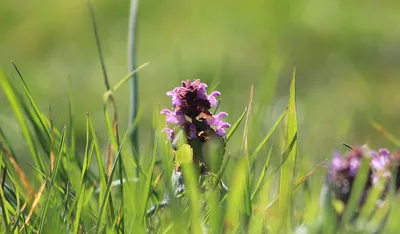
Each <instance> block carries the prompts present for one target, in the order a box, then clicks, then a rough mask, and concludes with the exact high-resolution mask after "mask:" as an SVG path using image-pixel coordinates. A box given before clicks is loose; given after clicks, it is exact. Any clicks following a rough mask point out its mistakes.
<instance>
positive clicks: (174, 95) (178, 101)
mask: <svg viewBox="0 0 400 234" xmlns="http://www.w3.org/2000/svg"><path fill="white" fill-rule="evenodd" d="M178 91H179V88H175V89H174V90H172V91H168V92H167V96H169V97H171V99H172V105H173V106H174V107H176V106H181V105H182V100H181V99H180V98H179V96H178Z"/></svg>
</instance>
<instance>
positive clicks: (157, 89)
mask: <svg viewBox="0 0 400 234" xmlns="http://www.w3.org/2000/svg"><path fill="white" fill-rule="evenodd" d="M92 4H93V7H94V9H95V13H96V19H97V24H98V27H99V32H100V39H101V43H102V48H103V51H104V56H105V61H106V65H107V70H108V74H109V76H110V80H111V83H112V84H115V83H116V82H117V81H118V80H120V79H121V78H122V77H123V76H125V75H126V74H127V56H126V49H127V28H128V14H129V5H130V3H129V1H127V0H124V1H110V0H108V1H106V0H96V1H95V0H93V1H92ZM399 9H400V2H399V1H394V0H393V1H374V0H366V1H362V2H361V1H327V0H302V1H288V0H266V1H261V0H257V1H254V0H249V1H236V0H229V1H227V0H222V1H210V0H202V1H181V0H169V1H159V0H142V1H140V6H139V23H138V45H137V46H138V55H137V56H138V65H139V64H142V63H145V62H149V63H150V66H148V67H146V68H145V69H144V70H142V71H141V72H140V74H139V89H140V90H139V98H140V100H139V105H140V106H141V108H142V110H143V118H142V120H141V122H140V125H139V132H140V144H141V146H142V147H147V146H148V142H149V140H150V139H151V135H152V134H153V132H152V131H151V126H152V122H151V119H152V113H153V112H154V110H157V108H158V106H159V103H160V104H161V107H170V101H169V99H168V97H167V96H166V95H165V92H167V91H168V90H171V89H172V88H173V87H175V86H177V85H179V82H180V81H181V80H184V79H196V78H200V79H201V80H202V81H206V82H210V83H212V81H214V80H216V79H217V80H219V81H220V83H219V86H218V87H217V89H218V90H220V91H221V92H222V105H221V110H223V111H226V112H228V113H229V117H228V121H229V122H231V123H233V122H234V121H236V119H237V118H238V117H239V116H240V114H241V113H242V111H243V109H244V107H245V106H246V105H247V102H248V96H249V90H250V86H251V85H254V87H255V100H254V106H253V117H252V121H251V123H250V131H251V132H250V138H251V140H250V142H249V147H250V148H251V149H252V148H254V147H255V146H256V145H257V144H258V142H259V140H260V139H262V137H263V135H264V134H266V133H267V131H268V130H269V129H270V127H271V126H272V124H273V122H274V120H275V119H276V118H277V117H278V115H279V113H280V112H281V111H282V110H283V108H284V107H285V105H286V102H287V99H288V93H289V84H290V78H291V73H292V70H293V67H294V66H296V67H297V98H298V99H297V101H298V112H299V127H300V130H299V138H298V141H299V143H298V144H299V148H300V154H299V157H300V159H307V160H301V161H300V163H302V162H306V163H309V162H314V161H315V162H316V161H317V160H320V159H322V158H327V157H330V155H331V152H332V151H333V150H336V149H342V146H341V145H340V143H341V142H346V143H349V144H351V145H355V144H364V143H368V144H369V146H370V147H372V148H377V147H388V148H390V149H393V145H392V144H391V143H390V142H388V141H387V140H385V139H384V137H382V136H381V135H380V134H379V133H378V132H376V131H375V130H374V129H373V128H372V127H371V126H370V124H369V123H368V120H370V119H371V120H375V121H377V122H379V123H381V124H382V125H383V126H385V127H386V128H387V129H388V130H390V131H391V132H392V133H394V134H396V133H397V132H399V130H400V125H399V124H398V120H399V115H400V99H399V98H397V96H398V88H399V87H400V79H399V75H400V66H399V64H400V44H399V41H400V24H399V23H398V19H399V18H398V17H399V13H400V10H399ZM0 32H1V37H0V64H1V66H2V69H4V70H5V71H6V72H7V73H8V74H9V75H10V76H13V77H14V80H15V81H16V82H18V80H17V79H16V78H17V77H16V73H15V71H14V70H13V69H12V66H11V64H10V63H9V61H10V60H13V61H15V63H16V64H17V65H18V66H19V68H20V69H21V71H22V73H23V75H24V77H25V80H26V82H27V83H28V86H29V87H30V89H31V92H32V94H33V96H34V98H35V99H36V100H37V101H38V103H39V106H40V108H41V110H42V111H43V112H45V113H48V112H49V111H48V109H49V105H51V107H52V112H53V118H54V120H55V122H56V124H57V126H59V127H61V126H62V125H63V124H64V123H68V114H67V113H68V80H70V83H71V88H72V95H73V101H74V114H75V121H76V123H77V128H76V130H77V135H78V139H80V142H81V143H80V144H81V146H80V147H83V144H84V139H85V127H84V126H85V113H86V111H88V112H90V113H91V115H92V117H93V120H94V122H95V126H96V128H97V129H98V131H99V132H100V134H99V137H100V139H101V140H102V141H103V142H104V143H105V142H106V141H107V135H106V134H105V124H104V116H103V112H102V111H103V109H102V94H103V93H104V91H105V88H104V84H103V78H102V73H101V67H100V63H99V58H98V55H97V52H96V46H95V39H94V35H93V30H92V27H91V22H90V18H89V14H88V9H87V5H86V1H84V0H70V1H61V0H56V1H49V0H36V1H0ZM17 84H19V83H17ZM116 99H117V102H118V108H119V116H120V121H121V128H122V129H125V128H126V126H127V125H128V116H129V86H128V85H126V86H125V87H124V88H123V89H121V90H120V91H118V93H117V94H116ZM0 107H1V112H0V126H1V127H2V128H3V129H4V130H5V132H6V133H7V134H8V135H9V137H10V138H11V139H13V142H15V144H14V145H15V147H17V148H18V151H20V152H27V147H26V144H25V143H23V138H22V136H21V134H20V132H19V128H18V123H17V121H16V119H15V118H14V116H13V114H12V112H11V109H10V107H9V104H8V103H7V100H6V99H5V97H4V94H3V93H2V92H0ZM242 128H243V126H242V127H241V129H242ZM239 130H240V129H239ZM102 133H104V134H102ZM399 136H400V134H399ZM241 137H242V134H240V133H239V134H236V136H235V137H234V140H233V141H232V142H230V143H229V152H235V151H236V150H237V149H239V148H240V146H241V143H240V142H241ZM276 137H277V136H276ZM18 142H20V143H18ZM265 150H267V147H266V149H265ZM310 158H311V161H310V160H309V159H310Z"/></svg>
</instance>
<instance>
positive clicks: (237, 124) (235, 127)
mask: <svg viewBox="0 0 400 234" xmlns="http://www.w3.org/2000/svg"><path fill="white" fill-rule="evenodd" d="M246 113H247V107H246V108H245V109H244V111H243V113H242V114H241V115H240V117H239V119H238V120H236V122H235V123H234V124H233V125H232V127H231V129H230V130H229V132H228V133H227V134H226V142H228V140H229V139H230V138H231V137H232V135H233V133H235V131H236V129H237V128H238V127H239V125H240V123H241V122H242V120H243V118H244V116H245V115H246Z"/></svg>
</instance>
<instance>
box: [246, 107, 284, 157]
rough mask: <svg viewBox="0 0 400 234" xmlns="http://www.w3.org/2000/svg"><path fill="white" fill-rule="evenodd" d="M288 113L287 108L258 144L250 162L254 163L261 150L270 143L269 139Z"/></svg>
mask: <svg viewBox="0 0 400 234" xmlns="http://www.w3.org/2000/svg"><path fill="white" fill-rule="evenodd" d="M286 112H287V108H285V110H284V111H283V112H282V113H281V115H280V116H279V117H278V119H277V120H276V121H275V123H274V125H273V126H272V128H271V129H270V130H269V131H268V133H267V135H265V137H264V138H263V139H262V141H261V142H260V144H258V146H257V148H256V149H255V150H254V151H253V153H252V154H251V155H250V159H249V160H250V162H253V161H254V159H255V158H256V157H257V154H258V152H259V151H260V150H261V148H262V147H263V146H264V144H265V143H266V142H267V141H268V139H269V137H270V136H271V135H272V133H273V132H274V131H275V129H276V127H277V126H278V125H279V123H280V122H281V120H282V119H283V117H285V115H286Z"/></svg>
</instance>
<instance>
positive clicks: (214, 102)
mask: <svg viewBox="0 0 400 234" xmlns="http://www.w3.org/2000/svg"><path fill="white" fill-rule="evenodd" d="M220 95H221V93H220V92H218V91H214V92H212V93H211V94H210V95H208V97H207V99H208V101H209V102H210V104H211V106H217V105H218V101H217V99H216V98H215V97H218V96H220Z"/></svg>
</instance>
